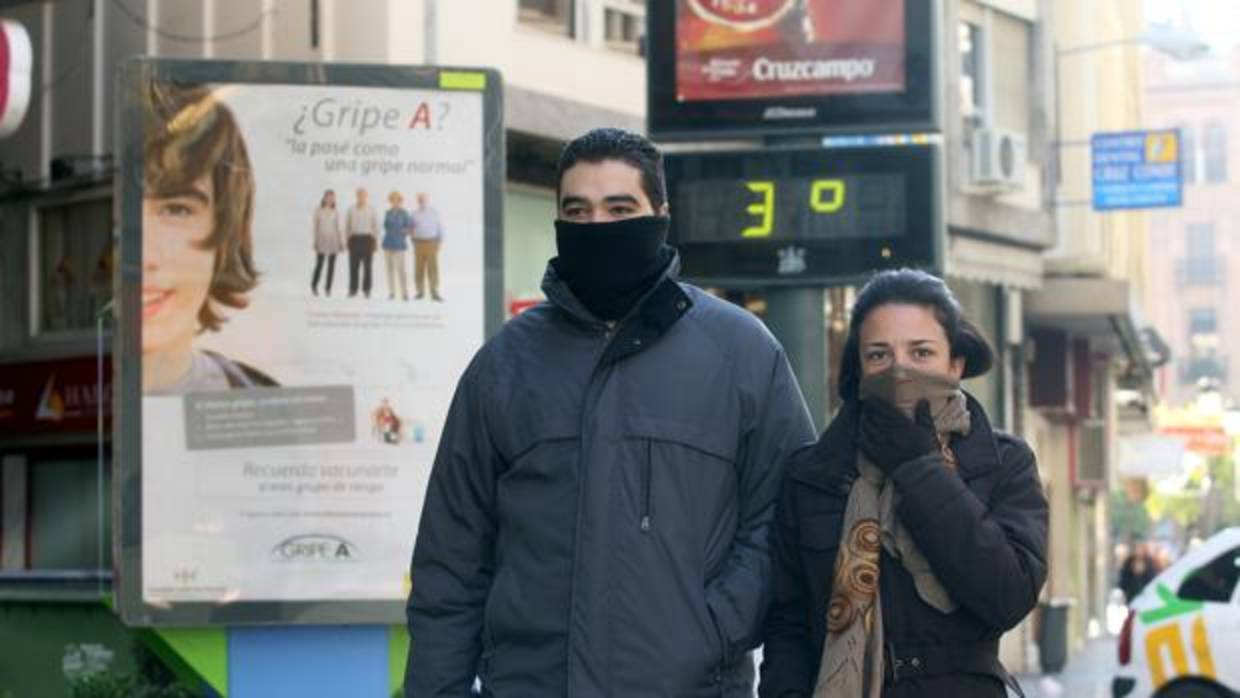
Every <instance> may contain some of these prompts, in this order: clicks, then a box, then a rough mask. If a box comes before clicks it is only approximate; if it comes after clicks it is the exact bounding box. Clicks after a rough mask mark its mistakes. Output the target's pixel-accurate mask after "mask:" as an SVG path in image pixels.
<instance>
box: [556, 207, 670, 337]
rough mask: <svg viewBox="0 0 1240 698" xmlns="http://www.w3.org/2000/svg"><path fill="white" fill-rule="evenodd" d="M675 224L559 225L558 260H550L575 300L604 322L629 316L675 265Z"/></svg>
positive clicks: (650, 220) (647, 220)
mask: <svg viewBox="0 0 1240 698" xmlns="http://www.w3.org/2000/svg"><path fill="white" fill-rule="evenodd" d="M670 223H671V219H669V218H668V217H666V216H642V217H640V218H625V219H623V220H618V221H611V222H608V223H573V222H571V221H564V220H557V221H556V222H555V244H556V249H557V250H558V252H559V256H558V257H556V258H555V259H553V260H551V264H552V265H553V266H554V267H555V271H556V273H557V274H558V275H559V276H560V278H561V279H563V280H564V283H566V284H568V287H569V289H571V290H572V292H573V295H575V296H577V299H578V300H580V301H581V302H582V304H583V305H585V306H586V308H587V309H589V311H590V312H591V313H593V314H594V315H595V317H597V318H598V319H600V320H603V321H605V322H611V321H615V320H619V319H621V318H623V317H624V316H625V315H627V314H628V312H629V311H630V310H632V309H633V306H634V305H635V304H636V303H637V301H638V299H640V298H641V297H642V296H643V295H645V293H646V292H647V291H649V290H650V289H652V288H653V287H654V285H655V284H656V283H658V281H659V279H660V278H662V276H663V271H664V270H665V269H666V268H667V265H668V262H670V261H671V260H672V256H673V254H674V253H673V252H672V248H670V247H668V246H667V230H668V226H669V225H670Z"/></svg>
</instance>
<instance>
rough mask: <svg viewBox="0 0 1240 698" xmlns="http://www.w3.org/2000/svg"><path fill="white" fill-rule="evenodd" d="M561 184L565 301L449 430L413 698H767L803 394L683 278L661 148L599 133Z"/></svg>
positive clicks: (741, 318)
mask: <svg viewBox="0 0 1240 698" xmlns="http://www.w3.org/2000/svg"><path fill="white" fill-rule="evenodd" d="M557 181H558V186H557V197H556V198H557V209H558V212H559V218H558V220H556V222H555V229H556V245H557V248H558V251H559V255H558V256H557V257H556V258H555V259H553V260H551V263H550V264H549V265H548V268H547V272H546V276H545V278H544V281H543V290H544V292H545V293H546V295H547V299H548V302H547V303H544V304H542V305H539V306H537V307H535V308H533V309H530V310H527V311H526V312H524V313H522V314H521V315H519V316H517V317H515V318H513V319H512V320H510V321H509V322H508V324H507V325H505V326H504V328H503V329H502V330H500V332H499V334H498V335H497V336H496V337H495V338H493V339H492V340H490V341H489V342H487V344H486V345H485V346H484V347H483V348H482V350H481V351H480V352H479V353H478V354H477V356H475V357H474V360H473V362H472V363H471V364H470V366H469V368H468V369H467V370H466V372H465V374H464V376H463V377H462V378H461V381H460V384H459V385H458V387H457V393H456V397H455V399H454V401H453V404H452V408H451V410H450V412H449V414H448V419H447V424H446V426H445V427H444V432H443V436H442V438H441V441H440V445H439V452H438V455H437V457H436V460H435V465H434V468H433V470H432V473H431V479H430V484H429V487H428V490H427V494H426V503H425V506H424V509H423V512H422V521H421V525H420V528H419V529H418V537H417V543H416V546H415V548H414V553H413V564H412V584H413V588H412V593H411V594H410V597H409V632H410V636H411V640H412V642H411V645H410V654H409V662H408V672H407V674H406V680H405V693H406V695H407V696H409V697H410V698H432V697H438V696H453V697H454V698H455V697H459V696H464V695H466V694H467V692H468V691H469V687H470V685H471V684H472V683H473V682H474V677H475V674H478V675H480V677H481V681H482V692H483V695H488V696H540V697H549V696H571V697H572V698H580V697H584V696H605V695H606V696H643V697H655V696H667V697H669V698H671V697H680V696H706V695H710V696H722V697H724V698H742V697H744V698H750V697H751V696H752V695H753V678H754V676H753V674H754V672H753V661H752V658H751V656H750V654H749V651H750V650H752V649H753V648H754V647H756V646H757V645H758V643H759V640H760V630H761V619H762V615H763V613H764V612H765V610H766V604H767V600H768V598H769V597H768V592H769V590H770V571H771V566H770V551H769V539H770V526H771V522H772V518H773V515H774V503H775V498H776V496H777V494H778V490H779V481H780V475H781V473H782V464H783V462H784V461H785V460H786V458H787V456H788V454H790V453H791V452H792V451H793V450H795V449H796V448H797V447H799V446H801V445H803V444H806V443H809V442H810V441H812V440H813V428H812V425H811V422H810V420H809V415H808V413H807V411H806V409H805V404H804V402H803V400H802V399H801V392H800V389H799V388H798V387H797V384H796V381H795V380H794V378H793V376H792V371H791V370H790V368H789V366H788V362H787V360H786V359H785V357H784V352H783V349H782V348H781V347H780V346H779V343H778V342H776V340H775V339H774V337H772V336H771V334H770V333H769V332H768V331H767V330H766V328H765V327H763V326H762V324H761V322H759V321H758V320H757V319H756V318H755V317H753V316H752V315H750V314H749V313H747V312H745V311H744V310H742V309H740V308H738V307H736V306H734V305H732V304H730V303H727V302H725V301H723V300H720V299H717V298H715V297H714V296H711V295H709V294H707V293H705V292H703V291H701V290H699V289H697V288H694V287H692V286H689V285H686V284H682V283H679V282H677V281H676V275H677V271H678V269H679V267H680V263H679V260H678V258H677V255H676V252H675V251H674V250H673V249H672V248H671V247H668V246H667V244H666V240H667V232H668V226H669V223H670V220H669V218H668V206H667V199H666V188H665V184H664V177H663V162H662V156H661V154H660V153H659V151H658V150H657V149H656V148H655V147H654V146H653V145H652V144H651V143H650V142H649V141H648V140H646V139H645V138H644V137H642V136H639V135H636V134H633V133H628V132H625V131H620V130H617V129H599V130H595V131H591V132H589V133H587V134H585V135H584V136H581V137H580V138H578V139H576V140H574V141H572V142H571V143H569V144H568V146H567V147H566V148H565V149H564V151H563V154H562V155H561V158H560V163H559V177H558V180H557ZM415 225H416V224H415Z"/></svg>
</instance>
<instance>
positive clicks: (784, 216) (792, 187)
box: [666, 144, 943, 285]
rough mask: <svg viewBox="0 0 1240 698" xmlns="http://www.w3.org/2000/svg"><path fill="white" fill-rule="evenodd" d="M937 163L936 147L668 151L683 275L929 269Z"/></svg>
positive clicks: (833, 279)
mask: <svg viewBox="0 0 1240 698" xmlns="http://www.w3.org/2000/svg"><path fill="white" fill-rule="evenodd" d="M939 160H940V158H939V150H938V146H936V145H933V144H917V145H899V146H872V147H856V148H837V149H823V148H797V149H791V148H768V149H765V150H753V151H743V152H693V153H684V152H682V153H670V154H668V155H667V162H666V165H667V178H668V200H669V203H670V204H671V215H672V239H673V242H674V243H675V244H676V245H677V246H678V247H680V249H681V253H682V259H683V264H684V273H685V276H686V277H688V278H691V279H694V280H697V281H703V282H705V281H711V282H742V283H743V282H750V281H758V282H769V283H783V284H810V285H817V284H830V283H837V282H844V281H847V280H850V279H855V278H858V277H860V276H863V275H865V274H866V273H868V272H871V271H873V270H876V269H881V268H890V267H896V266H916V267H921V268H926V269H931V270H938V267H939V266H940V259H941V246H942V238H943V230H942V228H943V225H942V212H941V205H940V199H941V193H940V186H941V174H940V164H939Z"/></svg>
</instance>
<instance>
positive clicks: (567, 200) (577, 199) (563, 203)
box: [560, 196, 590, 208]
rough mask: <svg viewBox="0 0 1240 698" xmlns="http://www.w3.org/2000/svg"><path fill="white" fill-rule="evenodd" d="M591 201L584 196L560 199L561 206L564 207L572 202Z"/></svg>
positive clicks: (586, 202)
mask: <svg viewBox="0 0 1240 698" xmlns="http://www.w3.org/2000/svg"><path fill="white" fill-rule="evenodd" d="M589 203H590V202H589V201H588V200H587V199H586V198H585V197H584V196H566V197H564V198H563V199H560V208H564V207H565V206H568V205H570V204H589Z"/></svg>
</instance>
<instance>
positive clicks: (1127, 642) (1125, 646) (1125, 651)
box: [1119, 609, 1137, 666]
mask: <svg viewBox="0 0 1240 698" xmlns="http://www.w3.org/2000/svg"><path fill="white" fill-rule="evenodd" d="M1136 614H1137V612H1136V611H1134V610H1132V609H1129V610H1128V617H1127V618H1125V619H1124V629H1123V630H1120V631H1119V665H1120V666H1128V662H1129V661H1130V660H1131V659H1132V618H1133V616H1135V615H1136Z"/></svg>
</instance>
